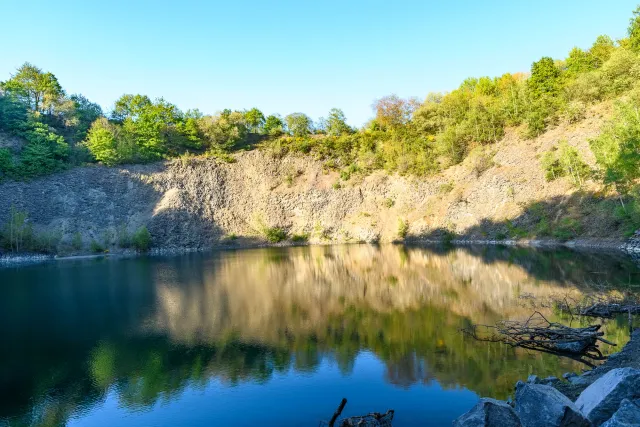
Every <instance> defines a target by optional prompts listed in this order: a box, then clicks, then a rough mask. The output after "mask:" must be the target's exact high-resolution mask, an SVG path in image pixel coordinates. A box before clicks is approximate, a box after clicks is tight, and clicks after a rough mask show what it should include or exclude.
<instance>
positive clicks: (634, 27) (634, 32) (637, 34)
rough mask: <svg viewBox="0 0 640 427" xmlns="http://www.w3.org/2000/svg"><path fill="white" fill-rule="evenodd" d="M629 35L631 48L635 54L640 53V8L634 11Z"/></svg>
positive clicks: (628, 31) (628, 30) (630, 21)
mask: <svg viewBox="0 0 640 427" xmlns="http://www.w3.org/2000/svg"><path fill="white" fill-rule="evenodd" d="M627 33H628V34H629V48H631V50H633V51H634V52H640V6H638V7H637V8H636V9H635V10H634V11H633V15H632V16H631V19H630V20H629V28H627Z"/></svg>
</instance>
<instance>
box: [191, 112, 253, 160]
mask: <svg viewBox="0 0 640 427" xmlns="http://www.w3.org/2000/svg"><path fill="white" fill-rule="evenodd" d="M200 129H201V131H202V133H203V135H204V140H205V142H206V145H208V147H209V149H210V150H212V151H213V152H219V151H227V150H229V149H231V148H232V147H233V146H235V145H237V144H239V143H240V142H242V141H243V140H244V138H245V137H246V134H247V126H246V122H245V114H244V113H242V112H240V111H231V110H224V111H222V112H221V113H218V114H216V115H214V116H205V117H203V118H202V120H200Z"/></svg>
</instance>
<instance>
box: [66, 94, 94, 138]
mask: <svg viewBox="0 0 640 427" xmlns="http://www.w3.org/2000/svg"><path fill="white" fill-rule="evenodd" d="M69 100H70V101H71V102H72V108H71V110H70V111H69V113H68V117H67V119H66V120H65V124H66V125H67V127H69V128H71V131H72V132H71V139H72V140H73V142H77V141H82V140H83V139H84V138H85V137H86V135H87V132H88V131H89V128H90V127H91V124H92V123H93V122H95V121H96V120H98V118H99V117H102V115H103V113H102V108H101V107H100V106H99V105H98V104H96V103H93V102H91V101H89V100H88V99H87V98H86V97H84V96H82V95H79V94H78V95H71V96H70V97H69Z"/></svg>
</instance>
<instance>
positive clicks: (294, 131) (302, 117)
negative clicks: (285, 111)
mask: <svg viewBox="0 0 640 427" xmlns="http://www.w3.org/2000/svg"><path fill="white" fill-rule="evenodd" d="M284 121H285V123H286V124H287V129H288V130H289V133H290V134H291V135H293V136H305V135H308V134H309V133H311V127H312V126H313V122H312V121H311V118H310V117H309V116H307V115H306V114H304V113H292V114H289V115H288V116H286V117H285V118H284Z"/></svg>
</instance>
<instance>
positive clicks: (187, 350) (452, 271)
mask: <svg viewBox="0 0 640 427" xmlns="http://www.w3.org/2000/svg"><path fill="white" fill-rule="evenodd" d="M639 274H640V270H639V269H638V266H637V265H636V263H635V262H634V261H632V260H631V259H629V258H625V257H622V256H619V257H618V256H612V255H604V254H580V253H574V252H569V251H552V252H543V251H535V250H525V249H505V248H458V249H453V250H449V251H441V250H434V249H425V248H407V247H402V246H392V245H388V246H379V247H378V246H369V245H350V246H329V247H304V248H287V249H255V250H253V249H252V250H242V251H227V252H217V253H213V254H207V255H200V254H199V255H188V256H180V257H167V258H160V257H157V258H139V259H128V260H108V259H98V260H83V261H64V262H57V263H49V264H44V265H38V266H28V267H17V268H6V269H0V339H1V341H0V342H2V351H1V352H0V426H2V425H11V426H14V425H16V426H22V425H47V426H55V425H72V426H75V425H78V426H85V425H86V426H113V425H123V426H160V425H185V426H212V425H234V426H253V425H279V426H299V425H309V426H316V425H318V422H319V421H320V420H322V419H328V418H329V417H330V416H331V414H332V413H333V411H334V409H335V407H336V406H337V404H338V403H339V402H340V399H341V398H342V397H347V398H348V399H349V403H348V405H347V407H346V410H345V415H355V414H364V413H367V412H370V411H385V410H386V409H388V408H393V409H395V410H396V420H395V423H394V426H408V425H429V426H438V425H450V424H451V420H453V419H454V418H455V417H457V416H458V415H460V414H461V413H462V412H464V411H466V410H467V409H469V408H470V407H471V406H472V405H473V404H474V402H475V401H476V400H477V399H478V396H479V395H481V396H493V397H498V398H505V397H506V396H508V395H509V394H510V393H511V391H512V389H513V385H514V383H515V382H516V381H517V380H518V379H522V378H526V377H527V375H529V374H531V373H536V374H537V375H538V376H547V375H556V376H559V375H561V374H562V373H563V372H567V371H579V370H580V369H582V366H581V365H579V364H577V363H576V362H574V361H572V360H569V359H565V358H559V357H557V356H553V355H548V354H541V353H531V352H526V351H519V350H514V349H511V348H508V347H506V346H503V345H500V344H496V343H491V344H490V343H479V342H475V341H471V340H469V339H466V338H465V337H464V336H462V335H461V334H460V332H459V329H460V328H461V327H464V326H466V325H468V324H470V323H493V322H495V321H497V320H499V319H503V318H511V319H516V318H524V317H527V316H528V315H530V314H531V312H532V309H531V308H530V307H529V306H528V304H529V302H530V300H531V297H534V298H537V299H543V298H548V297H551V296H558V295H572V296H574V297H579V296H580V295H581V294H582V293H583V292H584V291H585V290H587V288H588V287H589V286H593V285H600V284H605V283H606V284H607V285H608V286H613V287H618V288H621V289H637V288H634V286H635V285H637V284H638V283H639V280H638V279H639V278H640V276H639ZM545 314H546V315H548V316H550V317H552V318H554V319H556V320H562V321H568V319H566V318H563V317H561V315H560V314H559V313H554V312H553V310H552V309H551V308H549V309H546V310H545ZM604 330H605V332H606V336H607V338H609V339H611V340H613V341H616V342H618V343H619V344H624V343H625V342H626V341H627V340H628V332H627V325H626V323H625V318H624V316H622V317H621V318H619V319H614V320H611V321H608V322H606V323H605V326H604ZM603 350H604V351H605V352H609V351H612V350H611V349H610V348H603Z"/></svg>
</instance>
